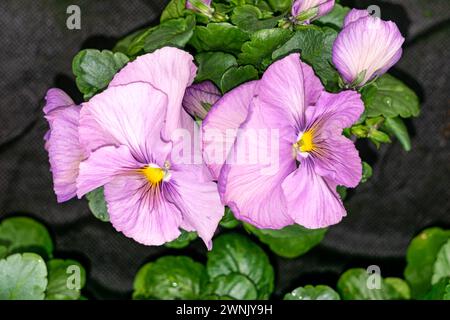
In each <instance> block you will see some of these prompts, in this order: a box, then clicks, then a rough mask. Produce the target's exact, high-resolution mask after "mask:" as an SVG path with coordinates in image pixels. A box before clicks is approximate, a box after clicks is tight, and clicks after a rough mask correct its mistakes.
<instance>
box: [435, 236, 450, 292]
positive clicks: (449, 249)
mask: <svg viewBox="0 0 450 320" xmlns="http://www.w3.org/2000/svg"><path fill="white" fill-rule="evenodd" d="M446 277H450V240H448V241H447V243H445V244H444V245H443V246H442V247H441V249H440V250H439V252H438V254H437V257H436V261H435V262H434V266H433V276H432V277H431V284H435V283H437V282H439V280H441V279H442V278H446Z"/></svg>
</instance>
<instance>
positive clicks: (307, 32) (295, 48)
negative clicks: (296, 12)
mask: <svg viewBox="0 0 450 320" xmlns="http://www.w3.org/2000/svg"><path fill="white" fill-rule="evenodd" d="M336 36H337V32H336V31H335V30H334V29H332V28H328V27H324V28H319V27H317V26H312V25H310V26H298V27H297V31H296V32H295V34H294V35H293V36H292V38H291V39H290V40H289V41H287V42H286V43H285V44H284V45H283V46H282V47H281V48H279V49H278V50H275V51H274V52H273V54H272V58H273V59H278V58H281V57H284V56H286V55H288V54H290V53H292V52H300V53H301V57H302V61H303V62H306V63H307V64H309V65H310V66H311V67H312V68H313V69H314V72H315V73H316V75H317V76H318V77H319V78H320V80H321V81H322V83H323V84H324V86H325V87H327V89H328V88H329V89H335V88H336V87H337V84H338V79H339V74H338V73H337V71H336V70H335V69H334V67H333V65H332V62H331V51H332V48H333V43H334V40H335V39H336Z"/></svg>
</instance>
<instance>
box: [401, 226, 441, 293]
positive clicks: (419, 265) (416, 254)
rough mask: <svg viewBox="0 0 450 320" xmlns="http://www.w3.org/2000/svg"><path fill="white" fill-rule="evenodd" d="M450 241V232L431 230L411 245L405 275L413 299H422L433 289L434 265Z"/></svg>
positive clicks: (437, 229)
mask: <svg viewBox="0 0 450 320" xmlns="http://www.w3.org/2000/svg"><path fill="white" fill-rule="evenodd" d="M449 239H450V231H444V230H442V229H440V228H429V229H426V230H424V231H422V232H421V233H420V234H419V235H418V236H416V237H415V238H414V239H413V240H412V241H411V243H410V244H409V247H408V251H407V253H406V262H407V265H406V269H405V272H404V275H405V279H406V281H407V282H408V284H409V286H410V287H411V295H412V297H413V298H416V299H417V298H421V297H422V296H423V295H424V294H426V293H427V292H428V291H429V290H430V289H431V278H432V275H433V268H434V263H435V262H436V258H437V255H438V252H439V250H440V249H441V247H442V246H443V245H444V244H445V243H446V242H447V241H448V240H449Z"/></svg>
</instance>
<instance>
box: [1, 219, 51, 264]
mask: <svg viewBox="0 0 450 320" xmlns="http://www.w3.org/2000/svg"><path fill="white" fill-rule="evenodd" d="M0 245H2V246H3V247H6V248H7V251H8V253H9V254H11V253H18V252H34V253H37V254H39V255H41V256H43V257H44V258H50V257H51V256H52V253H53V241H52V238H51V237H50V234H49V233H48V231H47V228H45V227H44V225H42V224H41V223H39V222H37V221H35V220H33V219H30V218H26V217H13V218H7V219H5V220H4V221H3V222H2V223H1V224H0ZM4 255H6V254H4Z"/></svg>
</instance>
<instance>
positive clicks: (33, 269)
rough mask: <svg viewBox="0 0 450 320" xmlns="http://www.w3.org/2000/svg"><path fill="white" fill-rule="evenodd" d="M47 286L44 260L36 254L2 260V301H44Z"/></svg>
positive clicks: (0, 291) (0, 273) (0, 274)
mask: <svg viewBox="0 0 450 320" xmlns="http://www.w3.org/2000/svg"><path fill="white" fill-rule="evenodd" d="M46 286H47V268H46V266H45V262H44V260H43V259H42V258H41V257H40V256H38V255H37V254H34V253H23V254H19V253H17V254H14V255H11V256H9V257H8V258H6V259H2V260H0V300H43V299H44V297H45V294H44V292H45V288H46Z"/></svg>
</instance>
